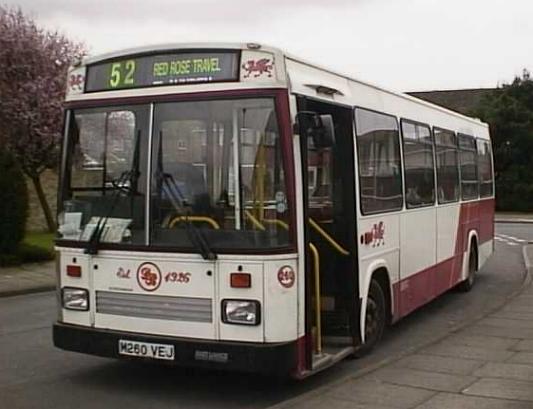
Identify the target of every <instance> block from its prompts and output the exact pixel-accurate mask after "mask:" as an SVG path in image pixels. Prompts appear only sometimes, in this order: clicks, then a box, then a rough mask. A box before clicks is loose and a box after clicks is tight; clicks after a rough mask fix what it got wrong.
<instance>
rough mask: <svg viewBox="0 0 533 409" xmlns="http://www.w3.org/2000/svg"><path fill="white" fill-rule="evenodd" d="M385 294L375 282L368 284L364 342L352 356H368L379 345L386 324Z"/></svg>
mask: <svg viewBox="0 0 533 409" xmlns="http://www.w3.org/2000/svg"><path fill="white" fill-rule="evenodd" d="M386 305H387V304H386V301H385V293H384V291H383V289H382V288H381V285H380V284H379V282H378V281H377V280H374V279H373V280H372V281H371V282H370V288H369V290H368V298H367V302H366V315H365V342H364V343H363V344H362V345H360V346H358V347H357V349H356V351H355V353H354V356H355V357H362V356H364V355H366V354H368V353H369V352H370V351H372V350H373V349H374V347H375V346H376V345H377V344H378V343H379V341H380V340H381V337H382V336H383V332H384V331H385V327H386V324H387V311H386Z"/></svg>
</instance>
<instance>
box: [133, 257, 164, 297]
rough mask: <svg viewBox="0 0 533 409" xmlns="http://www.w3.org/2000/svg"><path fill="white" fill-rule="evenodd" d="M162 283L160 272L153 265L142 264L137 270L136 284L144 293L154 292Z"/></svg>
mask: <svg viewBox="0 0 533 409" xmlns="http://www.w3.org/2000/svg"><path fill="white" fill-rule="evenodd" d="M161 281H162V275H161V270H159V267H157V266H156V265H155V264H154V263H142V264H141V265H140V266H139V268H138V269H137V282H138V283H139V285H140V286H141V288H142V289H143V290H145V291H155V290H157V289H158V288H159V286H160V285H161Z"/></svg>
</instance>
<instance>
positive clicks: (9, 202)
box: [0, 150, 28, 255]
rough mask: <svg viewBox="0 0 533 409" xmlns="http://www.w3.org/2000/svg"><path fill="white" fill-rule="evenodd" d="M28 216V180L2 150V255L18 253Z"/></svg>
mask: <svg viewBox="0 0 533 409" xmlns="http://www.w3.org/2000/svg"><path fill="white" fill-rule="evenodd" d="M27 214H28V191H27V188H26V180H25V179H24V175H23V173H22V172H21V170H20V168H19V167H18V165H17V162H16V161H15V159H14V158H13V157H12V156H11V155H9V154H8V153H7V152H5V151H1V150H0V254H4V255H10V254H15V253H16V252H17V251H18V248H19V245H20V243H21V241H22V239H23V238H24V233H25V229H26V217H27Z"/></svg>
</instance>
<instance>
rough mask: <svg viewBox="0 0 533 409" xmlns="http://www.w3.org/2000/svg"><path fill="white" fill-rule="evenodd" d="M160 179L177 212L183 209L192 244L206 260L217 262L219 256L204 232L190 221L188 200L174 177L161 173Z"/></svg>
mask: <svg viewBox="0 0 533 409" xmlns="http://www.w3.org/2000/svg"><path fill="white" fill-rule="evenodd" d="M159 177H160V178H161V179H162V180H161V181H162V183H163V185H164V186H165V187H166V188H167V189H166V192H167V194H168V195H169V199H170V202H171V203H172V205H173V206H174V208H175V209H176V210H179V209H182V212H181V213H182V216H183V217H184V218H185V228H186V230H187V234H188V236H189V239H190V240H191V243H192V244H193V245H194V247H196V249H197V250H198V251H199V252H200V254H201V255H202V257H203V259H204V260H216V259H217V254H216V253H215V252H214V251H213V250H212V249H211V247H210V246H209V243H208V242H207V239H206V237H205V236H204V234H203V232H202V231H201V230H200V229H198V228H197V227H196V226H195V225H194V224H193V223H192V222H191V221H190V220H189V217H188V216H189V214H188V211H187V210H186V206H187V203H186V200H185V197H184V196H183V193H182V192H181V190H180V188H179V186H178V184H177V183H176V180H175V179H174V177H173V176H172V175H171V174H169V173H163V172H160V174H159Z"/></svg>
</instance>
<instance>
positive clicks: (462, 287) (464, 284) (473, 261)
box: [457, 243, 477, 293]
mask: <svg viewBox="0 0 533 409" xmlns="http://www.w3.org/2000/svg"><path fill="white" fill-rule="evenodd" d="M476 273H477V248H476V246H475V244H474V243H472V245H471V246H470V254H469V256H468V276H467V277H466V279H465V280H464V281H461V282H460V283H459V285H458V286H457V289H458V290H459V291H461V292H463V293H466V292H468V291H470V290H471V289H472V287H474V283H475V281H476Z"/></svg>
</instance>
